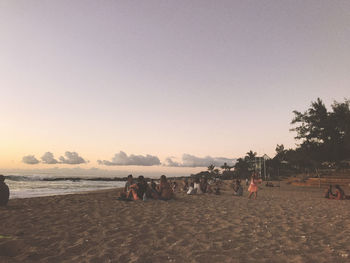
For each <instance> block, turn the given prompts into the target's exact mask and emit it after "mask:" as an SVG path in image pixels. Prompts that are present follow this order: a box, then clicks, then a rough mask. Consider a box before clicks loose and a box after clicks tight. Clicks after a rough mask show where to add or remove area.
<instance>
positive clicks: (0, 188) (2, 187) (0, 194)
mask: <svg viewBox="0 0 350 263" xmlns="http://www.w3.org/2000/svg"><path fill="white" fill-rule="evenodd" d="M9 197H10V190H9V187H8V186H7V184H5V176H3V175H0V206H6V205H7V203H8V201H9Z"/></svg>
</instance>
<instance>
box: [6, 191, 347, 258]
mask: <svg viewBox="0 0 350 263" xmlns="http://www.w3.org/2000/svg"><path fill="white" fill-rule="evenodd" d="M118 191H119V190H106V191H101V192H93V193H86V194H74V195H65V196H51V197H40V198H30V199H14V200H10V202H9V204H8V206H7V207H1V208H0V262H349V261H350V246H349V244H350V235H349V233H350V224H349V222H348V220H349V218H350V201H335V200H326V199H324V198H322V189H318V188H308V187H296V186H291V185H286V184H281V187H273V188H267V187H264V186H261V190H260V191H259V194H258V199H257V200H248V199H247V192H246V189H245V193H244V196H243V197H233V196H232V195H231V192H230V191H229V189H228V187H226V190H224V191H223V192H222V194H221V195H198V196H187V195H185V194H183V193H177V198H176V200H171V201H168V202H165V201H146V202H143V201H135V202H123V201H118V200H117V192H118Z"/></svg>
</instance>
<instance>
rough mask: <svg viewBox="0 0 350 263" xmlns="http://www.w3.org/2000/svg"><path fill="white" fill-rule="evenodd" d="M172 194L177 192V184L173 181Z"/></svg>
mask: <svg viewBox="0 0 350 263" xmlns="http://www.w3.org/2000/svg"><path fill="white" fill-rule="evenodd" d="M172 188H173V192H174V193H175V192H176V191H177V183H176V182H175V181H174V182H173V187H172Z"/></svg>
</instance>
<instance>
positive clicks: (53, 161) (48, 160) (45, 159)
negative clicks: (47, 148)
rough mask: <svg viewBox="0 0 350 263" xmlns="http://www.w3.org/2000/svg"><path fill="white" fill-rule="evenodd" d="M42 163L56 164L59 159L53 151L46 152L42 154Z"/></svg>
mask: <svg viewBox="0 0 350 263" xmlns="http://www.w3.org/2000/svg"><path fill="white" fill-rule="evenodd" d="M41 160H42V163H46V164H56V163H58V161H57V160H56V159H55V158H54V157H53V154H52V153H51V152H46V153H44V155H43V156H41Z"/></svg>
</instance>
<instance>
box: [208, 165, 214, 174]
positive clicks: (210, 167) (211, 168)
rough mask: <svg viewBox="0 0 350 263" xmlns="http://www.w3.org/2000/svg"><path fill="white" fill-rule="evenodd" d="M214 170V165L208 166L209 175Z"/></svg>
mask: <svg viewBox="0 0 350 263" xmlns="http://www.w3.org/2000/svg"><path fill="white" fill-rule="evenodd" d="M214 169H215V165H213V164H211V165H209V166H208V171H209V172H210V173H213V171H214Z"/></svg>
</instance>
